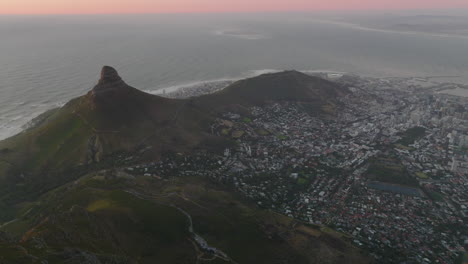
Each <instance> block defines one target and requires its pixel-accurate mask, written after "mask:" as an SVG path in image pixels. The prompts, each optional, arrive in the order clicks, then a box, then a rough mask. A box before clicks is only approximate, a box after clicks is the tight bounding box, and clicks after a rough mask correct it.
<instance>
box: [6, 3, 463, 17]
mask: <svg viewBox="0 0 468 264" xmlns="http://www.w3.org/2000/svg"><path fill="white" fill-rule="evenodd" d="M451 8H468V0H327V1H323V0H0V14H116V13H200V12H203V13H204V12H209V13H223V12H262V11H263V12H268V11H274V12H278V11H314V10H372V9H451Z"/></svg>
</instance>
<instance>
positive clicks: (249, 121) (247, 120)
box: [242, 117, 252, 123]
mask: <svg viewBox="0 0 468 264" xmlns="http://www.w3.org/2000/svg"><path fill="white" fill-rule="evenodd" d="M242 122H244V123H252V119H250V118H248V117H244V118H243V119H242Z"/></svg>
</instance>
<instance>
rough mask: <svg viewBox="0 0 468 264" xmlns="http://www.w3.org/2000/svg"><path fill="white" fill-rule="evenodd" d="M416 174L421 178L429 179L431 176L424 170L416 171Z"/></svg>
mask: <svg viewBox="0 0 468 264" xmlns="http://www.w3.org/2000/svg"><path fill="white" fill-rule="evenodd" d="M416 176H418V177H419V178H421V179H429V176H427V174H426V173H424V172H416Z"/></svg>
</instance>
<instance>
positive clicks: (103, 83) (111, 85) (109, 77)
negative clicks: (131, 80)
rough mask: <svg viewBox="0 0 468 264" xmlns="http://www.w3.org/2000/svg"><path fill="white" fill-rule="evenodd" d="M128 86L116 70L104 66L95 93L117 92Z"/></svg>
mask: <svg viewBox="0 0 468 264" xmlns="http://www.w3.org/2000/svg"><path fill="white" fill-rule="evenodd" d="M126 86H127V85H126V84H125V82H124V81H123V80H122V78H121V77H120V76H119V73H118V72H117V70H116V69H114V68H113V67H111V66H104V67H102V70H101V78H100V79H99V82H98V84H97V85H96V86H95V87H94V88H93V93H95V94H96V93H102V92H107V91H112V90H117V89H119V88H122V87H126Z"/></svg>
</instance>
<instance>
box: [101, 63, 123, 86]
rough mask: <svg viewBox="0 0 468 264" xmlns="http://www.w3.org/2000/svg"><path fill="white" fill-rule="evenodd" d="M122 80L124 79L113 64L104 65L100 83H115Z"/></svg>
mask: <svg viewBox="0 0 468 264" xmlns="http://www.w3.org/2000/svg"><path fill="white" fill-rule="evenodd" d="M120 81H122V78H120V76H119V73H118V72H117V70H116V69H114V68H112V67H111V66H104V67H102V70H101V79H100V80H99V83H100V84H105V83H115V82H120Z"/></svg>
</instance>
